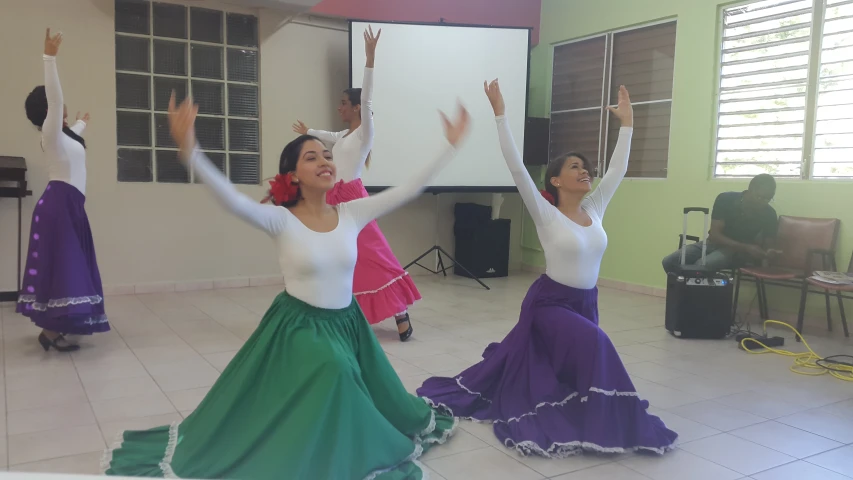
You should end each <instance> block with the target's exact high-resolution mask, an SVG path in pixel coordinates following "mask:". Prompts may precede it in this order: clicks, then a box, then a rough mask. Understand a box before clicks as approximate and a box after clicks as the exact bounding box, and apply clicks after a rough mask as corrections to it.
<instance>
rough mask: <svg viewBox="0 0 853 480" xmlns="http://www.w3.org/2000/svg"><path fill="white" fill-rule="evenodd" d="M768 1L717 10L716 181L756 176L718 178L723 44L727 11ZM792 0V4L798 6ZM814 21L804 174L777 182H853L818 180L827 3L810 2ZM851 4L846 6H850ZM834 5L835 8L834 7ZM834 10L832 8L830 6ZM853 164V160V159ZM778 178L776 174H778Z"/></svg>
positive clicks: (713, 155)
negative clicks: (818, 118) (822, 70)
mask: <svg viewBox="0 0 853 480" xmlns="http://www.w3.org/2000/svg"><path fill="white" fill-rule="evenodd" d="M762 1H764V0H740V1H735V2H730V3H725V4H721V5H719V6H718V10H717V43H716V48H717V56H716V60H717V63H716V74H717V77H716V83H715V91H714V116H713V122H714V123H713V129H714V135H713V137H712V143H711V159H710V160H711V161H710V162H709V173H710V178H711V179H712V180H722V181H726V180H733V179H744V178H750V177H752V176H753V175H743V176H740V175H717V154H718V151H719V148H718V145H719V140H720V110H721V100H720V97H721V95H722V77H723V74H722V66H723V50H724V48H723V42H724V38H725V37H724V36H725V30H726V24H725V12H726V11H727V10H729V9H732V8H737V7H740V6H745V5H750V4H753V3H759V2H762ZM794 1H796V0H792V1H791V2H790V3H794ZM810 2H811V14H812V20H811V23H810V25H809V29H810V30H809V36H808V49H807V50H806V52H807V54H808V63H807V72H808V73H807V76H806V91H805V107H804V108H805V116H804V119H803V145H802V152H801V156H800V174H799V175H798V176H780V177H776V178H777V180H782V181H793V182H797V181H821V182H850V181H853V176H850V177H815V176H814V168H815V161H814V157H815V151H816V149H817V145H816V144H817V142H816V140H817V123H818V120H817V111H818V107H819V105H818V100H819V96H820V70H821V65H822V60H823V58H822V56H823V39H824V28H825V26H826V11H827V7H828V6H827V3H826V0H810ZM846 4H848V3H842V5H846ZM833 6H834V5H833ZM830 7H831V6H830ZM851 163H853V160H851ZM774 177H775V175H774Z"/></svg>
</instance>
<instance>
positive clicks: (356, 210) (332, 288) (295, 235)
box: [190, 145, 455, 309]
mask: <svg viewBox="0 0 853 480" xmlns="http://www.w3.org/2000/svg"><path fill="white" fill-rule="evenodd" d="M454 153H455V149H454V148H453V147H451V146H450V145H448V146H447V147H446V148H445V149H444V151H443V152H442V154H441V155H439V156H438V157H437V158H436V159H435V160H434V161H432V162H430V163H429V164H427V165H425V167H424V168H423V169H422V170H421V171H420V172H418V173H416V174H415V175H414V176H412V177H411V178H409V179H408V180H407V181H406V182H405V183H403V184H401V185H399V186H397V187H394V188H390V189H388V190H385V191H383V192H381V193H378V194H376V195H373V196H370V197H366V198H360V199H357V200H353V201H350V202H345V203H341V204H340V205H338V225H337V227H336V228H335V229H334V230H332V231H330V232H326V233H321V232H315V231H313V230H310V229H309V228H308V227H306V226H305V225H304V224H303V223H302V222H301V221H300V220H299V219H298V218H296V216H294V215H293V214H292V213H290V211H289V210H288V209H286V208H284V207H277V206H274V205H269V204H266V205H265V204H260V203H258V202H257V201H255V200H252V199H251V198H249V197H248V196H246V195H244V194H242V193H240V192H238V191H237V189H236V188H234V185H232V184H231V182H229V181H228V179H227V178H225V176H224V175H222V172H220V171H219V169H218V168H216V167H215V166H214V165H213V164H212V163H211V162H210V160H209V159H208V158H207V157H206V156H205V155H204V154H203V153H202V152H201V151H200V150H198V149H196V150H195V151H194V152H193V154H192V156H191V157H190V163H191V165H192V168H193V169H194V170H195V172H196V174H197V175H198V176H199V178H201V180H202V181H203V182H204V183H205V184H206V185H207V186H208V187H209V188H210V190H211V191H212V192H213V194H214V195H215V196H216V197H217V199H218V200H219V202H220V203H221V204H222V205H223V206H224V207H225V208H226V209H228V210H229V211H230V212H231V213H233V214H234V215H236V216H238V217H240V218H242V219H243V220H245V221H246V222H248V223H249V224H251V225H253V226H254V227H256V228H258V229H260V230H263V231H265V232H266V233H267V234H269V235H270V236H271V237H273V239H274V241H275V244H276V247H277V248H278V261H279V264H280V266H281V272H282V274H283V275H284V283H285V285H286V287H285V289H286V290H287V292H288V293H290V294H291V295H292V296H294V297H296V298H298V299H300V300H302V301H303V302H305V303H308V304H309V305H313V306H315V307H319V308H328V309H338V308H344V307H347V306H349V305H350V303H351V302H352V298H353V297H352V279H353V272H354V270H355V261H356V258H357V256H358V248H357V246H356V240H357V238H358V234H359V232H361V229H362V228H364V227H365V225H367V224H368V223H370V222H371V221H372V220H374V219H376V218H377V217H380V216H382V215H385V214H386V213H388V212H390V211H392V210H394V209H395V208H397V207H400V206H402V205H403V204H405V203H406V202H408V201H410V200H412V199H414V198H415V197H417V196H418V195H419V194H420V193H421V192H422V191H423V190H424V188H425V187H426V185H427V184H428V183H429V182H430V181H431V180H432V179H433V178H434V176H435V175H437V174H438V172H439V171H440V170H441V168H443V167H444V166H445V165H446V164H447V162H448V161H449V160H450V159H451V158H453V155H454Z"/></svg>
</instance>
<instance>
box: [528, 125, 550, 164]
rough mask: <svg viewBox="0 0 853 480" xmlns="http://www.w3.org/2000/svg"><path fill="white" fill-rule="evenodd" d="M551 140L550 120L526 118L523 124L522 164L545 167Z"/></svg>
mask: <svg viewBox="0 0 853 480" xmlns="http://www.w3.org/2000/svg"><path fill="white" fill-rule="evenodd" d="M550 138H551V120H550V119H548V118H537V117H527V121H526V122H525V123H524V164H525V165H531V166H537V165H547V164H548V160H549V156H550V154H549V153H548V152H549V150H548V149H549V147H550Z"/></svg>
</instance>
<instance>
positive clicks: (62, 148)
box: [41, 55, 86, 195]
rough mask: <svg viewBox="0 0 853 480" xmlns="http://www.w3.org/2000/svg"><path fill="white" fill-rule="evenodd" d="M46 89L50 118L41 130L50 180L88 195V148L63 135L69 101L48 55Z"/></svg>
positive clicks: (79, 130)
mask: <svg viewBox="0 0 853 480" xmlns="http://www.w3.org/2000/svg"><path fill="white" fill-rule="evenodd" d="M43 58H44V90H45V94H46V95H47V118H45V120H44V125H42V129H41V144H42V148H43V149H44V153H45V156H46V157H47V162H48V178H49V179H50V180H58V181H61V182H65V183H67V184H69V185H72V186H73V187H75V188H76V189H77V190H80V193H82V194H83V195H86V149H85V148H83V145H81V144H80V142H78V141H76V140H74V139H73V138H71V137H69V136H68V135H66V134H65V133H63V132H62V123H63V117H64V113H65V102H64V100H63V98H62V87H61V86H60V84H59V72H58V71H57V70H56V57H51V56H48V55H44V56H43ZM84 128H86V123H85V122H83V121H82V120H78V121H77V123H75V124H74V125H73V126H72V127H71V130H73V131H74V133H76V134H77V135H80V134H82V133H83V129H84Z"/></svg>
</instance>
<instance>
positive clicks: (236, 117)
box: [115, 0, 261, 184]
mask: <svg viewBox="0 0 853 480" xmlns="http://www.w3.org/2000/svg"><path fill="white" fill-rule="evenodd" d="M115 9H116V13H115V29H116V36H115V42H116V120H117V130H118V131H117V134H118V137H117V138H118V152H117V154H118V181H120V182H159V183H191V182H193V180H194V179H193V178H192V177H193V172H189V171H187V169H186V168H185V167H184V166H183V164H182V163H181V162H180V161H179V159H178V154H177V153H178V152H177V145H176V144H175V143H174V141H172V138H171V135H170V134H169V123H168V119H167V116H166V110H167V107H168V104H169V97H170V96H171V93H172V92H173V91H174V92H175V94H176V97H177V100H178V101H181V100H183V99H184V98H186V97H187V96H188V95H192V97H193V99H194V100H195V102H196V103H197V104H198V107H199V116H198V119H197V120H196V135H197V136H198V140H199V144H200V146H201V148H203V149H204V150H205V151H206V153H207V154H208V157H210V158H211V160H212V161H213V162H214V164H216V166H217V167H219V168H220V170H222V172H223V173H226V174H227V175H228V176H229V177H230V178H231V181H233V182H234V183H242V184H258V183H260V176H261V174H260V161H261V160H260V141H259V140H260V128H259V127H260V125H259V116H260V115H259V110H260V109H259V103H258V101H259V98H258V53H259V49H258V47H259V41H258V19H257V17H254V16H252V15H242V14H236V13H226V12H222V11H219V10H210V9H206V8H199V7H190V8H188V7H186V6H183V5H177V4H172V3H158V2H150V1H147V0H115Z"/></svg>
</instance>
